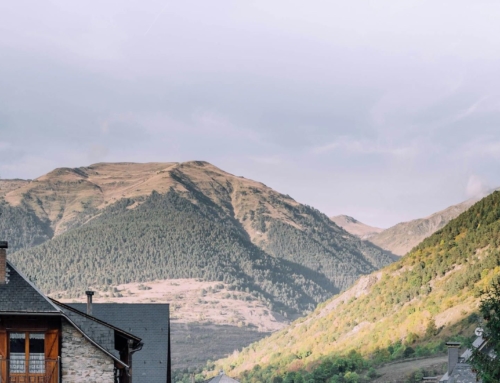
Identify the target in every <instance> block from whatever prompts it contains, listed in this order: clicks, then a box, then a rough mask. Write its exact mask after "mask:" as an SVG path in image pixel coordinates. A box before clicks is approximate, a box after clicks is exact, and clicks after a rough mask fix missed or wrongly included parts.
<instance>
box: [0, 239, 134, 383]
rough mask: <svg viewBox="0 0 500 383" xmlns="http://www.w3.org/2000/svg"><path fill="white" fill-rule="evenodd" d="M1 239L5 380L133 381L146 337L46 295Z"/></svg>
mask: <svg viewBox="0 0 500 383" xmlns="http://www.w3.org/2000/svg"><path fill="white" fill-rule="evenodd" d="M7 247H8V246H7V243H6V242H0V382H9V383H28V382H29V383H42V382H43V383H59V382H62V383H80V382H86V383H114V382H118V383H132V377H133V374H132V357H133V354H134V353H136V352H137V351H140V350H141V348H142V346H143V343H142V339H141V338H139V337H138V336H136V335H133V334H131V333H129V332H127V331H125V330H123V329H120V328H118V327H116V326H114V325H112V324H110V323H108V322H105V321H103V320H100V319H98V318H96V317H93V316H91V315H87V314H85V313H83V312H81V311H79V310H77V309H75V308H73V307H70V306H68V305H65V304H62V303H60V302H57V301H55V300H51V299H49V298H47V297H46V296H45V295H44V294H43V293H41V292H40V291H39V290H38V289H37V288H36V287H35V286H34V285H33V284H32V283H31V282H30V281H29V280H28V279H27V278H26V277H24V276H23V275H22V274H21V273H20V272H19V271H18V270H17V269H16V268H15V267H14V266H13V265H12V264H11V263H9V262H8V261H7V256H6V249H7Z"/></svg>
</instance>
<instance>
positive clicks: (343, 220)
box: [330, 215, 384, 239]
mask: <svg viewBox="0 0 500 383" xmlns="http://www.w3.org/2000/svg"><path fill="white" fill-rule="evenodd" d="M330 219H331V220H332V221H333V222H335V223H336V224H337V226H340V227H341V228H342V229H344V230H345V231H347V232H349V233H351V234H352V235H355V236H357V237H359V238H361V239H368V238H370V237H372V236H374V235H375V234H378V233H381V232H382V231H384V229H381V228H379V227H374V226H369V225H366V224H364V223H363V222H359V221H358V220H357V219H355V218H353V217H349V216H348V215H336V216H334V217H330Z"/></svg>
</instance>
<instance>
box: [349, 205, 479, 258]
mask: <svg viewBox="0 0 500 383" xmlns="http://www.w3.org/2000/svg"><path fill="white" fill-rule="evenodd" d="M480 199H481V197H475V198H471V199H468V200H467V201H464V202H461V203H459V204H457V205H453V206H450V207H448V208H446V209H444V210H441V211H438V212H437V213H434V214H432V215H430V216H428V217H425V218H420V219H415V220H412V221H409V222H402V223H398V224H397V225H394V226H392V227H390V228H388V229H386V230H383V231H381V232H380V233H377V234H374V235H372V236H370V238H369V241H370V242H372V243H373V244H375V245H377V246H379V247H380V248H382V249H386V250H388V251H390V252H391V253H393V254H396V255H400V256H402V255H405V254H406V253H407V252H409V251H410V250H411V249H413V248H414V247H415V246H417V245H418V244H419V243H420V242H422V241H423V240H424V239H425V238H427V237H428V236H430V235H431V234H433V233H435V232H436V231H437V230H439V229H441V228H442V227H444V226H445V225H446V224H447V223H448V222H450V221H451V220H452V219H453V218H456V217H458V216H459V215H460V214H461V213H463V212H464V211H466V210H467V209H468V208H470V207H471V206H472V205H474V204H475V203H476V202H477V201H478V200H480ZM346 230H347V229H346ZM348 231H349V230H348Z"/></svg>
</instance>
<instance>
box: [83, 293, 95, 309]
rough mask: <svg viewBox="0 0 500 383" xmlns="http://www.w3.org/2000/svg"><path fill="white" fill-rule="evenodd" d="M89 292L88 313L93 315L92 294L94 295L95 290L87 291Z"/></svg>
mask: <svg viewBox="0 0 500 383" xmlns="http://www.w3.org/2000/svg"><path fill="white" fill-rule="evenodd" d="M85 294H87V315H92V295H94V292H93V291H90V290H88V291H85Z"/></svg>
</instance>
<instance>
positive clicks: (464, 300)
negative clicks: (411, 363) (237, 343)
mask: <svg viewBox="0 0 500 383" xmlns="http://www.w3.org/2000/svg"><path fill="white" fill-rule="evenodd" d="M499 277H500V192H494V193H493V194H491V195H490V196H488V197H485V198H484V199H483V200H481V201H479V202H478V203H476V204H475V205H474V206H472V207H471V208H470V209H469V210H467V211H466V212H464V213H462V214H461V215H460V216H458V217H457V218H455V219H454V220H452V221H451V222H450V223H449V224H448V225H446V226H445V227H444V228H442V229H441V230H439V231H437V232H436V233H435V234H433V235H432V236H431V237H429V238H427V239H426V240H424V241H423V242H422V243H421V244H420V245H419V246H417V247H416V248H414V249H413V250H412V251H411V252H410V253H409V254H408V255H406V256H405V257H403V258H402V259H401V260H400V261H398V262H396V263H394V264H392V265H390V266H387V267H385V268H384V269H382V270H380V271H378V272H374V273H373V274H372V275H370V276H365V277H362V278H361V279H360V281H358V282H357V283H356V284H355V285H354V286H353V287H352V288H351V289H349V290H347V291H345V292H344V293H342V294H340V295H338V296H336V297H334V298H332V299H330V300H329V301H327V302H325V303H322V304H320V305H319V306H318V308H317V309H316V310H315V311H314V312H313V313H311V314H310V315H308V316H307V317H305V318H301V319H299V320H297V321H295V322H294V323H292V325H291V326H290V327H288V328H286V329H284V330H283V331H280V332H277V333H275V334H273V335H271V336H270V337H269V338H265V339H263V340H261V341H259V342H257V343H255V344H253V345H251V346H249V347H247V348H245V349H243V351H242V352H240V353H239V354H238V355H233V356H231V357H229V358H227V359H224V360H221V361H219V362H217V363H216V369H219V368H223V369H225V370H231V369H232V370H233V373H234V374H235V375H237V374H238V373H239V374H241V373H242V372H244V371H247V372H245V373H244V374H243V375H241V376H242V377H243V382H250V381H271V380H270V379H271V378H272V377H284V376H285V375H286V373H287V371H301V370H302V369H303V370H304V371H305V370H306V369H307V370H309V371H311V370H314V366H319V365H320V364H322V365H323V364H325V363H326V361H327V360H330V362H328V363H329V366H330V367H331V366H332V365H334V364H335V363H337V362H336V361H335V360H337V359H338V358H337V357H335V355H337V356H338V355H345V356H349V355H351V356H352V355H354V354H352V353H351V354H349V353H350V352H351V351H353V350H356V352H360V353H361V355H363V356H364V357H369V359H370V360H371V361H372V362H375V363H377V362H382V361H388V360H394V359H398V358H401V357H403V356H405V357H408V356H423V355H430V354H434V353H436V352H440V351H444V342H445V341H448V340H450V339H454V338H455V339H456V338H457V337H460V336H463V337H465V338H469V337H470V336H472V335H473V334H474V328H475V327H476V326H477V319H478V316H477V308H478V302H479V297H480V296H481V291H482V290H484V289H486V288H487V287H488V286H489V285H491V283H492V282H493V281H495V280H496V278H499ZM356 355H358V354H356ZM356 355H354V356H356ZM336 358H337V359H336ZM328 363H326V364H328ZM363 363H364V364H363ZM363 363H361V364H363V366H361V368H366V363H365V362H363ZM256 365H259V366H258V368H254V366H256ZM332 371H333V370H332ZM346 371H348V370H344V372H346ZM304 374H306V373H305V372H304ZM304 376H305V375H304ZM252 379H254V380H252ZM255 379H256V380H255ZM262 379H264V380H262ZM267 379H269V380H267ZM276 381H279V379H277V380H276ZM297 381H298V380H297Z"/></svg>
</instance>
